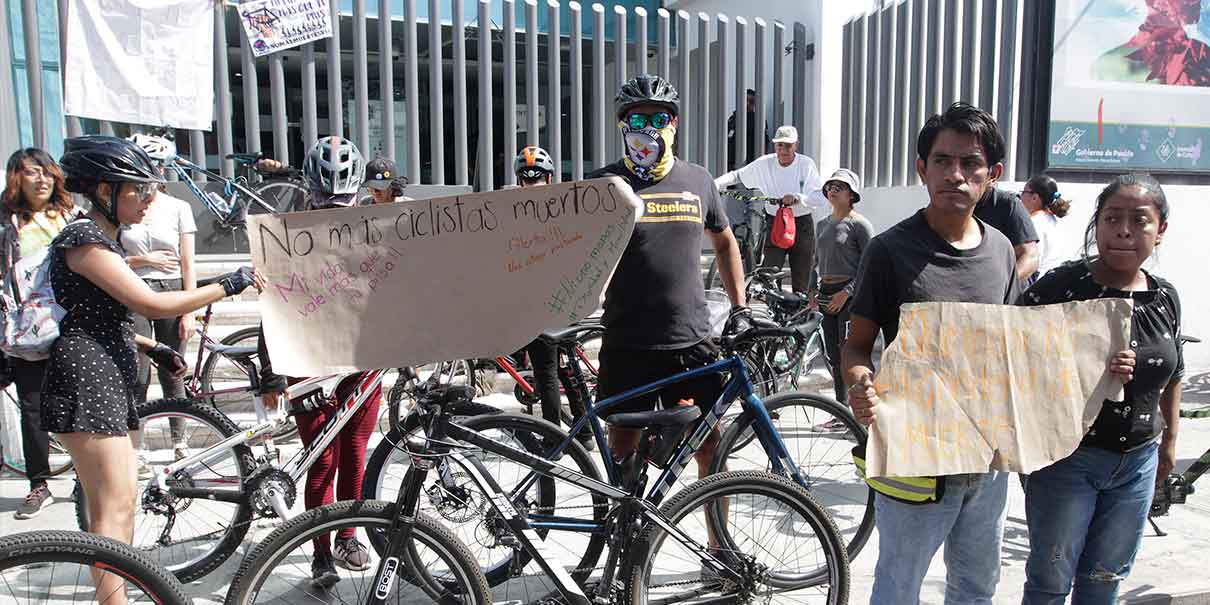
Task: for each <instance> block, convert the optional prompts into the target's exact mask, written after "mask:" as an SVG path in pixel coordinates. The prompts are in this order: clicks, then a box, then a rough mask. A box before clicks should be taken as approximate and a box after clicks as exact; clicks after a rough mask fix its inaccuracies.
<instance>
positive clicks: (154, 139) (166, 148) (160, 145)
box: [126, 132, 176, 163]
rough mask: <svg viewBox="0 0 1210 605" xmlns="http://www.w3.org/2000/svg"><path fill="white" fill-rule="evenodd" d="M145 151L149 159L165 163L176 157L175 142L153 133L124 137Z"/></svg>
mask: <svg viewBox="0 0 1210 605" xmlns="http://www.w3.org/2000/svg"><path fill="white" fill-rule="evenodd" d="M126 140H127V141H130V142H131V143H134V144H135V145H138V146H139V147H141V148H142V149H143V151H146V152H147V155H148V156H150V157H151V159H153V160H155V161H157V162H160V163H165V162H168V161H170V160H172V158H175V157H176V143H173V142H172V141H170V140H168V139H167V138H164V137H161V136H156V135H153V134H143V133H141V132H140V133H136V134H134V135H131V136H130V137H129V138H127V139H126Z"/></svg>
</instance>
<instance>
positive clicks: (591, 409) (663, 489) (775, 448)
mask: <svg viewBox="0 0 1210 605" xmlns="http://www.w3.org/2000/svg"><path fill="white" fill-rule="evenodd" d="M725 373H729V374H730V378H729V379H728V380H727V383H726V385H724V387H723V392H722V394H721V395H720V396H719V398H718V401H716V402H715V403H714V406H712V407H711V408H710V410H709V411H708V412H707V413H706V415H704V416H703V417H702V418H701V419H699V420H698V424H697V427H696V428H695V429H694V431H693V434H692V435H690V437H689V439H688V440H686V441H685V442H684V443H682V444H681V447H680V448H678V449H677V451H676V454H675V455H674V456H673V457H672V459H671V460H670V462H669V463H668V466H667V468H665V469H664V471H663V473H661V474H660V476H659V478H658V479H657V480H656V481H655V483H654V484H653V485H652V487H651V491H650V492H649V493H648V494H647V500H648V501H649V502H651V503H652V504H654V505H657V506H658V505H659V503H660V502H661V501H662V500H663V499H664V497H665V496H666V495H668V491H669V490H670V489H672V486H673V485H674V484H675V483H676V480H677V479H678V478H679V477H680V475H681V472H683V471H684V470H685V467H686V466H687V465H688V464H689V459H690V458H691V457H692V456H693V454H694V453H696V452H697V450H698V448H699V447H701V445H702V443H703V442H705V441H706V438H707V437H709V436H710V433H711V431H713V430H714V428H715V427H716V426H717V425H718V423H719V421H720V420H721V419H722V417H723V415H724V414H726V413H727V410H728V409H729V408H730V407H731V404H732V402H734V401H735V400H736V399H737V398H739V399H741V401H742V405H743V406H744V409H745V410H746V411H749V412H751V413H752V414H753V415H754V416H755V418H756V422H754V423H753V428H754V430H755V432H756V437H757V439H759V440H760V443H761V445H762V446H763V447H764V449H765V452H766V453H767V454H768V456H769V461H770V464H771V471H772V472H773V473H775V474H778V475H787V474H788V475H789V477H790V478H791V479H793V480H794V481H795V482H796V483H798V484H799V485H802V486H804V487H805V486H806V481H805V480H804V479H803V477H802V473H801V472H799V470H798V465H797V464H795V463H794V461H793V459H791V458H790V453H789V451H788V450H787V449H786V444H785V442H784V441H782V438H781V434H780V433H778V432H777V428H776V427H774V426H773V419H772V418H771V417H770V416H769V411H768V410H767V409H766V408H765V404H764V402H762V401H761V400H760V397H758V396H757V395H756V392H755V390H754V389H753V387H752V381H751V379H750V378H749V377H748V369H747V367H746V366H745V365H744V361H743V359H741V358H740V357H739V355H731V356H729V357H727V358H724V359H722V360H720V361H716V362H714V363H712V364H710V365H707V366H702V367H700V368H695V369H692V370H689V371H686V372H682V373H680V374H676V375H673V376H669V377H668V378H664V379H662V380H658V381H656V382H653V383H651V384H648V385H645V386H641V387H636V388H633V389H630V390H629V391H625V392H623V393H619V394H617V395H614V396H613V397H607V398H605V399H602V400H601V401H598V402H596V403H591V402H585V404H586V406H587V409H586V412H585V414H584V416H583V417H581V418H580V419H579V420H577V421H576V423H575V425H573V426H572V427H571V429H570V430H569V431H568V436H567V437H565V438H564V439H563V442H562V443H560V444H559V445H558V446H556V447H555V448H554V449H552V450H550V451H549V452H547V453H546V458H547V459H548V460H553V459H555V457H557V456H559V455H560V454H562V453H563V451H564V450H566V449H567V447H568V446H569V445H570V444H571V442H572V441H573V440H574V437H572V435H577V434H579V433H580V431H581V430H582V429H584V428H585V427H586V426H588V425H589V423H591V426H592V431H593V435H594V438H595V439H596V443H597V448H598V449H599V450H600V452H601V460H602V462H604V464H605V472H606V477H607V479H608V480H609V483H610V484H611V485H620V484H621V483H622V477H621V469H620V466H619V464H618V463H617V462H616V461H615V460H614V459H613V456H612V455H611V454H610V450H609V445H608V443H607V442H606V440H605V430H604V427H603V426H602V424H601V417H602V416H605V415H606V414H605V412H608V411H609V410H610V409H612V408H616V407H618V405H619V404H621V403H623V402H625V401H629V400H631V399H634V398H635V397H640V396H643V395H648V394H651V393H653V392H655V391H658V390H660V389H663V388H664V387H667V386H668V385H672V384H676V383H678V382H683V381H686V380H692V379H694V378H699V377H701V376H707V375H712V374H725ZM538 476H539V474H538V473H537V472H536V471H535V472H531V473H530V474H529V475H528V476H527V477H526V478H525V480H523V481H522V482H521V483H520V484H519V485H518V486H517V487H516V488H515V489H514V490H513V491H512V493H511V494H510V496H512V495H515V494H517V493H523V492H524V491H525V490H527V489H529V487H530V486H531V485H533V482H534V481H536V480H537V479H538ZM530 516H531V519H532V521H533V522H532V525H533V526H534V527H537V528H549V529H558V530H564V531H568V530H570V531H595V530H596V529H597V528H598V527H599V526H598V525H597V524H596V523H586V522H585V521H584V520H583V519H565V518H561V517H557V516H554V515H541V514H531V515H530Z"/></svg>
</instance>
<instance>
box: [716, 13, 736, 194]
mask: <svg viewBox="0 0 1210 605" xmlns="http://www.w3.org/2000/svg"><path fill="white" fill-rule="evenodd" d="M714 19H715V27H716V28H717V29H716V30H715V32H714V35H715V39H716V40H718V66H719V73H718V85H717V86H715V87H714V101H713V105H714V107H717V108H718V111H716V112H715V114H714V141H713V143H712V144H713V145H714V146H715V150H716V151H717V153H715V154H714V166H713V167H712V169H711V172H712V173H713V174H723V173H724V172H727V87H729V86H731V74H730V73H729V70H728V69H727V68H726V67H727V57H729V56H731V36H730V35H729V34H730V32H728V31H727V30H728V29H730V23H731V20H730V19H729V18H728V17H727V15H724V14H722V13H719V14H717V15H715V16H714ZM736 118H737V121H738V118H739V116H738V112H737V115H736Z"/></svg>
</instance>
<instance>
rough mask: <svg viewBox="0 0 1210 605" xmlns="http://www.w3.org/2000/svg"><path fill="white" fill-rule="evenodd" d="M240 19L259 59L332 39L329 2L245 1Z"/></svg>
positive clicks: (301, 0)
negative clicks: (313, 42)
mask: <svg viewBox="0 0 1210 605" xmlns="http://www.w3.org/2000/svg"><path fill="white" fill-rule="evenodd" d="M239 18H240V22H241V23H243V24H244V33H246V34H248V42H249V44H250V46H251V47H252V54H253V55H255V56H257V57H263V56H265V55H267V54H270V53H275V52H277V51H279V50H285V49H287V48H293V47H295V46H299V45H302V44H306V43H307V42H311V41H314V40H320V39H323V38H331V37H332V17H331V13H330V12H329V8H328V0H251V1H245V2H241V3H240V4H239Z"/></svg>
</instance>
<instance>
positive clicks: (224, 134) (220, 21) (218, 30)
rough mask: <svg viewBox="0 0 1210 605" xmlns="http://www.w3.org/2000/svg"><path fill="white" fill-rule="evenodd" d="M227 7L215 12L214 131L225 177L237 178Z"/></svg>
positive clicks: (220, 164)
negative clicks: (232, 123)
mask: <svg viewBox="0 0 1210 605" xmlns="http://www.w3.org/2000/svg"><path fill="white" fill-rule="evenodd" d="M225 12H226V8H225V7H221V6H220V7H218V8H216V9H215V11H214V71H215V74H214V75H215V91H214V97H215V99H217V101H218V103H216V105H217V109H218V115H216V116H214V117H215V118H216V119H215V121H214V130H215V131H216V133H217V134H218V157H219V166H220V167H221V171H222V174H223V176H225V177H227V178H231V177H233V176H235V162H234V161H232V160H228V159H227V155H228V154H230V153H232V152H233V151H234V149H233V145H232V138H233V137H232V133H231V128H232V126H231V75H230V74H231V71H230V70H229V69H228V68H227V21H226V19H224V18H223V15H224V13H225ZM304 106H305V99H304Z"/></svg>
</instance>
